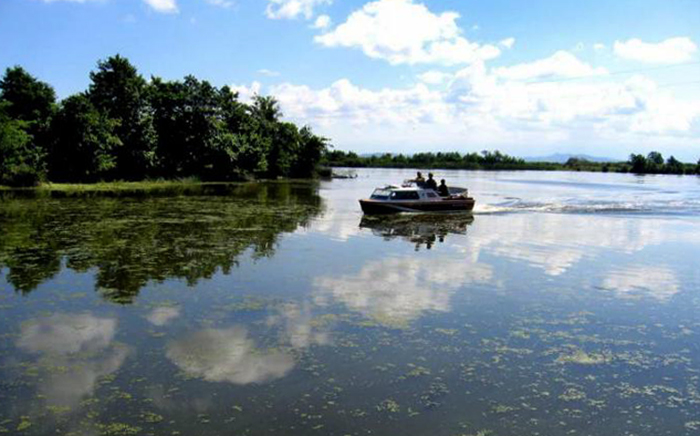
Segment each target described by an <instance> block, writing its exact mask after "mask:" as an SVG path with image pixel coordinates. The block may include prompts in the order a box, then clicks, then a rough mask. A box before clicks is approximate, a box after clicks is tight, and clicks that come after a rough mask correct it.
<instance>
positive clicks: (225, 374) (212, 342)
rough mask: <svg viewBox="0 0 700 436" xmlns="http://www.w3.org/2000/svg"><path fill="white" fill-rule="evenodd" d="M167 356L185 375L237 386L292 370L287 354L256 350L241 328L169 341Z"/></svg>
mask: <svg viewBox="0 0 700 436" xmlns="http://www.w3.org/2000/svg"><path fill="white" fill-rule="evenodd" d="M166 355H167V357H168V359H170V360H171V361H172V362H173V363H174V364H175V365H177V366H178V367H179V368H180V369H182V370H183V371H185V372H187V373H188V374H191V375H193V376H196V377H201V378H203V379H204V380H207V381H212V382H229V383H234V384H239V385H244V384H249V383H263V382H266V381H271V380H275V379H278V378H281V377H284V376H285V375H286V374H287V373H288V372H289V371H291V370H292V368H293V367H294V358H293V357H292V356H291V355H290V354H288V353H285V352H283V351H280V350H272V351H264V350H260V349H258V348H257V347H256V345H255V342H254V341H253V340H252V339H250V338H249V337H248V331H247V330H246V329H245V328H244V327H233V328H228V329H205V330H200V331H197V332H194V333H191V334H189V335H187V336H185V337H183V338H181V339H178V340H176V341H173V342H170V343H169V344H168V347H167V352H166Z"/></svg>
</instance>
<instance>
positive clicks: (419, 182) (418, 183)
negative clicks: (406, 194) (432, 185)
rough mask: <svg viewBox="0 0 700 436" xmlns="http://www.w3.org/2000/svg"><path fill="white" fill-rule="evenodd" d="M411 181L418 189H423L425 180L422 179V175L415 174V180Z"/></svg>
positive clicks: (419, 173)
mask: <svg viewBox="0 0 700 436" xmlns="http://www.w3.org/2000/svg"><path fill="white" fill-rule="evenodd" d="M411 181H412V182H414V183H415V184H416V186H418V187H419V188H424V187H425V179H424V178H423V174H421V172H420V171H418V172H417V173H416V178H415V179H413V180H411Z"/></svg>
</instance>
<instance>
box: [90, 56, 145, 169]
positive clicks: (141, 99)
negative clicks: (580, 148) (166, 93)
mask: <svg viewBox="0 0 700 436" xmlns="http://www.w3.org/2000/svg"><path fill="white" fill-rule="evenodd" d="M90 80H91V81H92V83H91V84H90V88H89V91H88V96H89V98H90V101H91V102H92V104H93V105H94V107H95V108H96V109H97V110H98V111H100V112H102V113H104V114H105V115H106V116H107V117H108V118H110V119H112V120H114V121H115V122H116V124H115V130H114V133H115V134H116V136H117V137H118V138H119V140H120V141H121V143H122V144H123V147H119V148H118V149H116V150H115V151H116V153H117V154H116V156H115V158H116V162H117V168H118V174H117V177H118V178H123V179H128V180H138V179H143V178H144V177H146V176H148V175H149V174H150V171H151V169H152V168H153V165H154V159H155V155H154V151H153V149H154V145H155V139H156V138H155V132H154V130H153V123H152V118H151V114H150V111H149V107H148V104H147V103H148V98H147V97H148V96H147V86H146V85H147V84H146V80H145V79H144V78H143V77H142V76H141V75H140V74H139V73H138V71H137V70H136V67H134V66H133V65H132V64H131V63H130V62H129V60H128V59H126V58H124V57H122V56H120V55H116V56H112V57H110V58H108V59H107V60H104V61H99V62H98V63H97V70H96V71H93V72H91V73H90Z"/></svg>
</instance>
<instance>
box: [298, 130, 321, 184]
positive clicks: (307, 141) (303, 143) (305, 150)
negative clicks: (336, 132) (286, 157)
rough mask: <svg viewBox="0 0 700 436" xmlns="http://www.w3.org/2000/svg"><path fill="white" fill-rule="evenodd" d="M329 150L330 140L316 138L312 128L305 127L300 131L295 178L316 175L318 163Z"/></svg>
mask: <svg viewBox="0 0 700 436" xmlns="http://www.w3.org/2000/svg"><path fill="white" fill-rule="evenodd" d="M327 148H328V139H326V138H323V137H321V136H316V135H314V134H313V132H312V131H311V127H309V126H304V127H302V128H301V130H300V131H299V149H298V150H297V152H296V154H295V155H296V160H295V162H294V165H293V168H292V176H294V177H310V176H312V175H313V174H314V170H315V169H316V165H317V163H318V162H319V161H320V160H321V156H322V155H323V153H324V152H325V151H326V149H327Z"/></svg>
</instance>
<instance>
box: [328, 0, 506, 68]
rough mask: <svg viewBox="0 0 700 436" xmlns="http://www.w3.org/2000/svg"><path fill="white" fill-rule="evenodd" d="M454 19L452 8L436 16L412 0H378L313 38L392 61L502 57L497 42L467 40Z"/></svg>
mask: <svg viewBox="0 0 700 436" xmlns="http://www.w3.org/2000/svg"><path fill="white" fill-rule="evenodd" d="M458 18H459V14H457V13H455V12H443V13H440V14H434V13H432V12H431V11H430V10H429V9H428V8H427V7H426V6H425V5H424V4H422V3H416V2H414V0H379V1H375V2H371V3H367V4H366V5H364V6H363V7H362V9H360V10H357V11H355V12H353V13H352V14H350V16H349V17H348V18H347V20H346V21H345V22H344V23H342V24H340V25H339V26H337V27H336V28H335V29H333V30H332V31H330V32H328V33H325V34H323V35H319V36H317V37H316V38H315V41H316V42H317V43H319V44H321V45H323V46H325V47H351V48H359V49H361V50H362V51H363V53H364V54H366V55H367V56H369V57H371V58H375V59H384V60H386V61H388V62H389V63H391V64H392V65H397V64H418V63H440V64H445V65H456V64H469V63H472V62H475V61H477V60H483V59H493V58H495V57H497V56H499V55H500V50H499V49H498V48H497V47H496V46H493V45H479V44H477V43H474V42H470V41H468V40H467V39H465V38H464V37H463V36H462V30H461V29H460V28H459V26H457V19H458Z"/></svg>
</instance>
